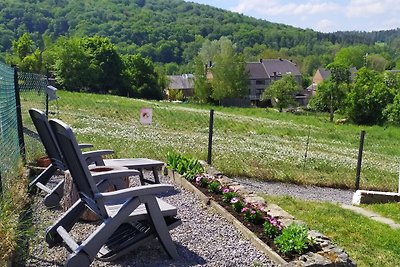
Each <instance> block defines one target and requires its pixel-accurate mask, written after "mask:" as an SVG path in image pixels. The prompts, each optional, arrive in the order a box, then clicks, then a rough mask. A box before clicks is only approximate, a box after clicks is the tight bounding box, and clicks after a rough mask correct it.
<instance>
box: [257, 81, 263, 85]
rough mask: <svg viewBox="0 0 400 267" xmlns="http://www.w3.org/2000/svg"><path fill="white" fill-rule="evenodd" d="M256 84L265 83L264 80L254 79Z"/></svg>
mask: <svg viewBox="0 0 400 267" xmlns="http://www.w3.org/2000/svg"><path fill="white" fill-rule="evenodd" d="M256 84H257V85H264V84H265V80H256Z"/></svg>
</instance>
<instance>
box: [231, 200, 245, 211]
mask: <svg viewBox="0 0 400 267" xmlns="http://www.w3.org/2000/svg"><path fill="white" fill-rule="evenodd" d="M231 205H232V208H233V209H234V210H235V211H236V212H241V211H242V209H243V208H244V203H243V201H241V200H240V199H239V198H238V197H233V198H232V199H231Z"/></svg>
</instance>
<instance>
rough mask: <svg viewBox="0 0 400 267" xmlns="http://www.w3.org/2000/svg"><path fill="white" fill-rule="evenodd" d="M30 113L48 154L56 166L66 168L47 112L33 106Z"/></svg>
mask: <svg viewBox="0 0 400 267" xmlns="http://www.w3.org/2000/svg"><path fill="white" fill-rule="evenodd" d="M29 115H30V116H31V119H32V121H33V124H34V125H35V128H36V131H37V133H38V134H39V137H40V140H41V141H42V143H43V146H44V149H45V150H46V153H47V156H48V157H49V159H50V160H51V163H52V164H53V166H54V167H57V168H59V169H62V170H64V169H65V166H64V164H63V159H62V156H61V152H60V149H59V147H58V145H57V143H56V140H55V138H54V135H53V132H52V131H51V129H50V124H49V121H48V118H47V116H46V114H45V113H44V112H43V111H41V110H38V109H35V108H32V109H30V110H29Z"/></svg>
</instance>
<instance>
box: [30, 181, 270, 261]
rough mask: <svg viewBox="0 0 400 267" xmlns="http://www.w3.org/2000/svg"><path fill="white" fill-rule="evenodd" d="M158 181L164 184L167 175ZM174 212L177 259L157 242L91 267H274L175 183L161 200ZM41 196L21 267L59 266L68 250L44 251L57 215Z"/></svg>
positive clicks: (77, 233)
mask: <svg viewBox="0 0 400 267" xmlns="http://www.w3.org/2000/svg"><path fill="white" fill-rule="evenodd" d="M161 180H162V182H164V183H170V181H169V179H168V178H167V177H161ZM164 198H165V199H166V201H167V202H169V203H171V204H172V205H175V206H176V207H177V208H178V216H179V217H180V218H181V220H182V225H180V226H178V227H177V228H175V229H174V230H172V231H171V235H172V239H173V240H174V242H175V244H176V246H177V250H178V254H179V259H178V260H176V261H174V260H171V259H169V257H168V256H167V254H166V253H165V252H164V250H163V249H162V247H161V245H160V244H159V243H158V241H157V240H154V241H152V242H149V243H148V244H147V245H146V246H142V247H139V248H137V249H135V250H134V251H132V252H131V253H130V254H128V255H126V256H124V257H123V258H120V259H119V260H118V261H115V262H101V261H98V260H95V261H94V262H93V263H92V265H91V266H274V264H273V263H272V262H271V261H270V260H269V259H268V258H267V257H266V256H265V255H263V254H262V253H261V252H259V251H258V250H257V249H256V248H255V247H254V246H253V245H252V244H251V243H250V242H249V241H247V240H246V239H244V238H243V237H242V236H241V235H240V234H239V233H238V231H237V230H236V228H235V227H234V226H233V225H232V224H231V223H229V222H227V221H226V220H225V219H224V218H222V217H221V216H219V215H218V214H216V213H215V212H213V211H211V210H210V209H209V208H206V207H205V206H203V205H202V204H201V201H200V200H199V198H198V197H197V196H195V195H194V194H192V193H190V192H187V191H185V190H184V189H183V188H181V187H179V186H176V185H175V190H174V191H173V192H168V195H166V196H164ZM41 199H42V198H41V196H38V197H37V198H36V202H35V204H34V205H33V206H34V212H33V214H34V223H35V227H36V229H37V235H36V236H35V238H34V239H33V240H32V241H31V243H30V254H29V258H28V260H27V262H26V266H62V265H63V261H64V260H65V259H66V258H67V255H68V252H67V250H66V249H65V248H64V247H54V248H51V249H50V248H48V247H47V244H46V242H45V241H44V229H45V228H46V227H48V226H49V225H51V223H52V222H53V221H54V220H55V219H56V218H58V217H59V216H60V215H61V214H62V212H61V211H57V210H47V209H46V208H45V207H44V206H43V204H42V202H41ZM94 228H95V225H94V224H88V223H79V224H78V225H76V226H75V227H74V229H73V231H72V235H73V236H74V238H77V239H82V238H84V236H86V235H87V234H88V233H90V232H91V231H93V229H94Z"/></svg>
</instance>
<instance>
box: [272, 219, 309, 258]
mask: <svg viewBox="0 0 400 267" xmlns="http://www.w3.org/2000/svg"><path fill="white" fill-rule="evenodd" d="M274 243H275V245H276V246H277V248H278V251H279V252H280V253H282V254H284V255H289V254H293V253H296V254H303V253H304V252H305V251H306V250H307V248H308V247H309V246H310V245H312V244H313V241H312V240H311V239H309V238H308V229H307V227H305V226H304V225H301V224H296V223H292V224H290V225H289V226H288V227H286V228H284V229H283V230H282V233H281V235H279V236H278V237H276V238H275V239H274Z"/></svg>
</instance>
